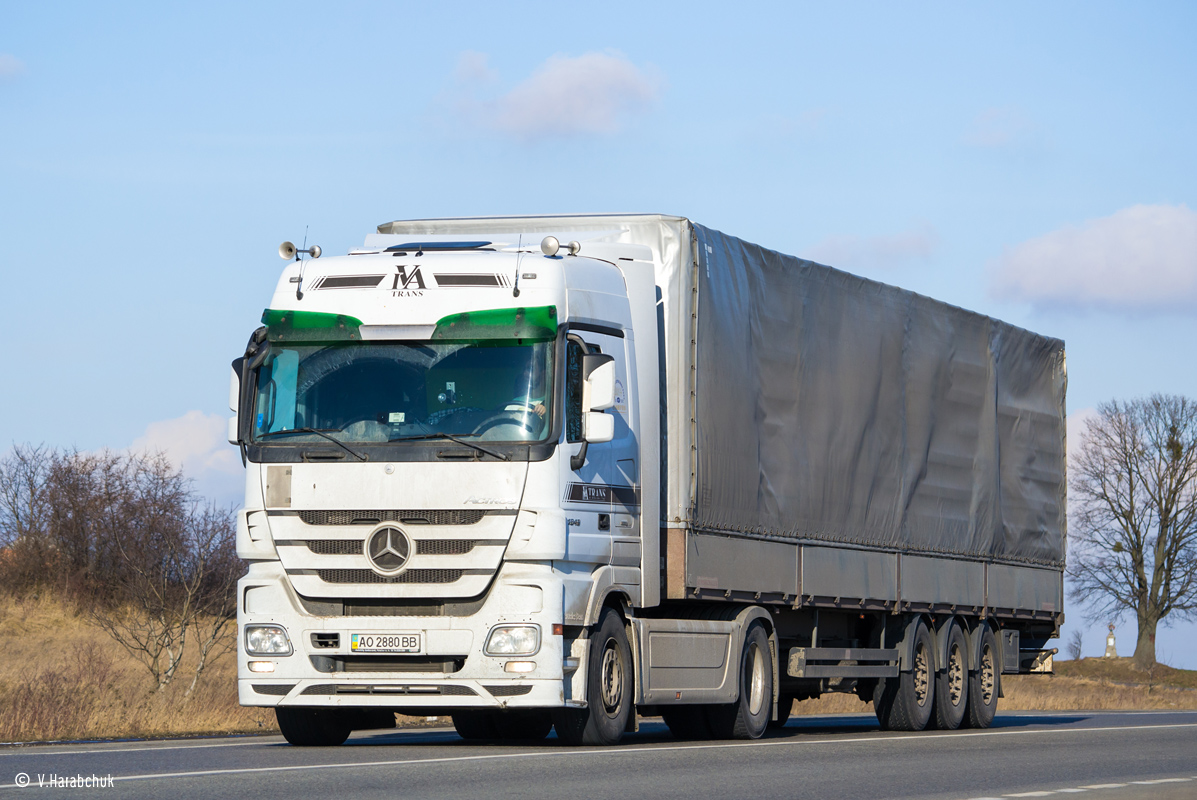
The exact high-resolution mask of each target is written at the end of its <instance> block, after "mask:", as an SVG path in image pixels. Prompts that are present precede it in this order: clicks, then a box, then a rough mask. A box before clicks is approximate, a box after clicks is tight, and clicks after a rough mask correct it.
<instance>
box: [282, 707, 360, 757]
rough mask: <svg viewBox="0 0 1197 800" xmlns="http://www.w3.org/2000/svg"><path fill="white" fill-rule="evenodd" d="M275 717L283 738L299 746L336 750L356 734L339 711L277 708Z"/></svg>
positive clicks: (330, 709) (347, 719) (346, 718)
mask: <svg viewBox="0 0 1197 800" xmlns="http://www.w3.org/2000/svg"><path fill="white" fill-rule="evenodd" d="M274 716H275V718H276V719H277V720H278V728H279V730H280V731H282V734H283V738H284V739H286V740H287V742H288V744H293V745H296V746H298V747H336V746H337V745H339V744H342V743H343V742H344V741H345V740H346V739H348V738H349V734H350V733H352V732H353V728H352V727H351V725H350V721H349V718H348V717H347V716H346V715H345V714H342V713H341V712H340V710H339V709H334V708H303V707H294V706H288V707H283V706H275V708H274Z"/></svg>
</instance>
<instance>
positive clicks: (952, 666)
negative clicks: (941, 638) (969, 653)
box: [948, 645, 964, 706]
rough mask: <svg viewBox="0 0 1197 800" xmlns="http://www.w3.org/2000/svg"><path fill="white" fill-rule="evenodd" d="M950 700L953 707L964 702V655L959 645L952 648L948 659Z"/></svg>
mask: <svg viewBox="0 0 1197 800" xmlns="http://www.w3.org/2000/svg"><path fill="white" fill-rule="evenodd" d="M948 699H949V700H951V701H952V705H953V706H958V705H960V704H961V703H962V702H963V701H964V654H963V653H961V651H960V646H959V645H956V646H955V647H953V648H952V654H951V655H950V656H949V657H948Z"/></svg>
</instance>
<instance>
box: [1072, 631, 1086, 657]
mask: <svg viewBox="0 0 1197 800" xmlns="http://www.w3.org/2000/svg"><path fill="white" fill-rule="evenodd" d="M1084 636H1085V635H1084V634H1083V633H1082V632H1081V629H1080V628H1077V629H1075V630H1074V631H1073V632H1072V636H1069V637H1068V657H1069V658H1071V659H1072V660H1073V661H1080V660H1081V645H1082V644H1083V643H1084Z"/></svg>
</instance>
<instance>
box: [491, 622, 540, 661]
mask: <svg viewBox="0 0 1197 800" xmlns="http://www.w3.org/2000/svg"><path fill="white" fill-rule="evenodd" d="M539 649H540V626H539V625H499V626H497V627H495V628H493V629H491V632H490V636H489V637H487V639H486V648H485V649H484V651H483V652H485V653H486V654H487V655H488V656H531V655H535V654H536V651H537V650H539Z"/></svg>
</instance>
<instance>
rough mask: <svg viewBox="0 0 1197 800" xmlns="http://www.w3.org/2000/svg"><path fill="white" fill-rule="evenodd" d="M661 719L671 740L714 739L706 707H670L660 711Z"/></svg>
mask: <svg viewBox="0 0 1197 800" xmlns="http://www.w3.org/2000/svg"><path fill="white" fill-rule="evenodd" d="M661 719H663V720H665V725H666V726H668V727H669V732H670V733H672V734H673V738H675V739H680V740H682V741H695V740H705V739H713V738H715V734H714V733H713V732H712V731H711V724H710V722H709V721H708V719H707V706H705V705H692V706H672V707H669V708H663V709H661Z"/></svg>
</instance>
